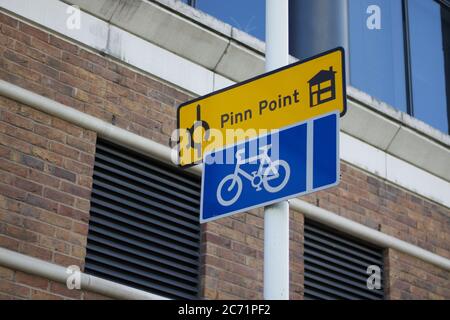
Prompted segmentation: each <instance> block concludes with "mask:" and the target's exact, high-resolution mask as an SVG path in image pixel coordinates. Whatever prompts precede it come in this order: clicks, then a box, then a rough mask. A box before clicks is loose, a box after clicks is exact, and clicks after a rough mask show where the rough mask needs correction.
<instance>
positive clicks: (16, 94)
mask: <svg viewBox="0 0 450 320" xmlns="http://www.w3.org/2000/svg"><path fill="white" fill-rule="evenodd" d="M0 93H1V94H2V95H3V96H5V97H8V98H11V99H13V100H16V101H20V102H22V103H24V104H26V105H29V106H31V107H34V108H36V109H38V110H40V111H42V112H45V113H48V114H51V115H53V116H55V117H58V118H60V119H63V120H66V121H68V122H70V123H73V124H75V125H78V126H80V127H82V128H85V129H88V130H92V131H95V132H96V133H97V135H98V136H99V137H102V138H105V139H108V140H110V141H112V142H116V143H117V144H120V145H123V146H126V147H128V148H130V149H133V150H135V151H139V152H140V153H144V154H147V155H150V156H152V157H153V158H156V159H158V160H161V161H163V162H170V161H171V158H170V157H171V149H170V148H169V147H167V146H164V145H162V144H159V143H156V142H154V141H152V140H149V139H146V138H144V137H141V136H139V135H137V134H134V133H132V132H130V131H127V130H125V129H122V128H119V127H116V126H114V125H112V124H110V123H108V122H106V121H104V120H101V119H98V118H96V117H93V116H91V115H88V114H86V113H84V112H81V111H78V110H76V109H74V108H71V107H68V106H66V105H63V104H61V103H59V102H56V101H54V100H51V99H49V98H46V97H43V96H41V95H38V94H36V93H34V92H31V91H29V90H26V89H23V88H21V87H18V86H16V85H14V84H11V83H9V82H6V81H4V80H0ZM190 170H191V171H192V170H194V171H195V170H199V169H192V168H191V169H190ZM197 172H198V171H197Z"/></svg>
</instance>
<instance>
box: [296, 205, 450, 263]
mask: <svg viewBox="0 0 450 320" xmlns="http://www.w3.org/2000/svg"><path fill="white" fill-rule="evenodd" d="M290 204H291V208H292V209H294V210H295V211H298V212H301V213H303V214H304V215H305V217H307V218H309V219H311V220H315V221H317V222H320V223H322V224H324V225H327V226H330V227H333V228H334V229H337V230H339V231H342V232H345V233H347V234H350V235H352V236H355V237H357V238H360V239H362V240H365V241H367V242H370V243H373V244H375V245H377V246H380V247H383V248H392V249H395V250H397V251H400V252H403V253H406V254H408V255H411V256H413V257H416V258H418V259H421V260H423V261H426V262H429V263H431V264H434V265H436V266H438V267H440V268H443V269H445V270H448V271H450V259H447V258H445V257H441V256H439V255H437V254H435V253H432V252H430V251H428V250H425V249H422V248H420V247H418V246H415V245H412V244H410V243H408V242H406V241H403V240H400V239H397V238H395V237H392V236H389V235H387V234H385V233H382V232H380V231H377V230H374V229H371V228H369V227H366V226H364V225H362V224H360V223H357V222H355V221H352V220H349V219H346V218H344V217H341V216H338V215H337V214H335V213H332V212H330V211H327V210H325V209H322V208H319V207H316V206H314V205H312V204H310V203H307V202H305V201H302V200H299V199H293V200H290Z"/></svg>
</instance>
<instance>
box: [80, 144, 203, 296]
mask: <svg viewBox="0 0 450 320" xmlns="http://www.w3.org/2000/svg"><path fill="white" fill-rule="evenodd" d="M199 205H200V180H199V178H198V177H195V176H192V175H190V174H187V173H186V172H183V171H181V170H178V169H176V168H174V167H170V166H167V165H164V164H162V163H159V162H158V161H155V160H152V159H149V158H146V157H144V156H142V155H139V154H136V153H135V152H132V151H130V150H127V149H124V148H122V147H118V146H116V145H113V144H111V143H109V142H105V141H102V140H99V141H98V143H97V151H96V157H95V167H94V179H93V188H92V199H91V212H90V214H91V217H90V222H89V235H88V241H87V253H86V266H85V272H87V273H89V274H92V275H95V276H98V277H101V278H104V279H108V280H111V281H115V282H118V283H122V284H125V285H128V286H130V287H135V288H138V289H141V290H145V291H148V292H152V293H155V294H159V295H161V296H165V297H168V298H174V299H177V298H178V299H196V298H197V294H198V266H199V248H200V225H199Z"/></svg>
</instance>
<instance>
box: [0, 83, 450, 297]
mask: <svg viewBox="0 0 450 320" xmlns="http://www.w3.org/2000/svg"><path fill="white" fill-rule="evenodd" d="M0 95H2V96H5V97H8V98H10V99H13V100H16V101H18V102H21V103H24V104H27V105H29V106H32V107H34V108H36V109H38V110H40V111H43V112H46V113H48V114H50V115H53V116H56V117H59V118H61V119H64V120H66V121H68V122H71V123H74V124H77V125H79V126H81V127H84V128H85V129H89V130H93V131H96V132H97V133H98V134H99V135H101V136H103V137H105V138H107V139H109V140H110V141H111V142H115V143H120V144H121V145H123V146H124V147H128V148H132V149H135V150H136V151H139V152H142V153H144V154H147V155H149V156H151V157H154V158H158V159H160V160H161V161H164V162H166V163H172V162H171V151H170V149H169V148H168V147H165V146H162V145H160V144H158V143H155V142H154V141H151V140H149V139H145V138H142V137H140V136H138V135H136V134H133V133H131V132H129V131H126V130H123V129H120V128H117V127H115V126H113V125H111V124H109V123H107V122H105V121H103V120H100V119H97V118H95V117H92V116H89V115H87V114H85V113H83V112H80V111H77V110H75V109H73V108H71V107H68V106H65V105H63V104H60V103H57V102H55V101H53V100H50V99H48V98H45V97H42V96H40V95H38V94H36V93H34V92H31V91H29V90H25V89H22V88H20V87H18V86H16V85H13V84H10V83H8V82H5V81H3V80H0ZM190 171H191V172H193V173H195V174H197V175H201V172H202V167H201V166H196V167H192V168H191V169H190ZM290 203H291V205H292V208H293V209H294V210H296V211H299V212H301V213H302V214H304V215H305V217H307V218H310V219H311V220H315V221H318V222H321V223H323V224H326V225H328V226H330V227H333V228H334V229H337V230H340V231H342V232H345V233H347V234H349V235H353V236H355V237H357V238H360V239H364V240H366V241H368V242H371V243H373V244H376V245H378V246H381V247H383V248H392V249H395V250H398V251H400V252H403V253H406V254H408V255H410V256H412V257H415V258H418V259H421V260H423V261H425V262H428V263H431V264H434V265H436V266H438V267H440V268H443V269H445V270H447V271H450V259H447V258H445V257H442V256H439V255H437V254H435V253H432V252H430V251H427V250H425V249H422V248H420V247H418V246H415V245H412V244H410V243H407V242H405V241H403V240H399V239H397V238H395V237H392V236H389V235H386V234H384V233H382V232H379V231H376V230H373V229H371V228H368V227H366V226H363V225H362V224H359V223H357V222H354V221H351V220H349V219H346V218H343V217H340V216H338V215H337V214H335V213H332V212H330V211H327V210H324V209H321V208H318V207H316V206H313V205H311V204H309V203H307V202H304V201H302V200H299V199H293V200H291V201H290ZM16 254H18V253H16ZM12 258H13V255H12V254H10V255H8V256H7V257H4V258H3V259H2V260H0V264H2V265H6V263H7V262H8V261H9V259H12ZM18 266H19V267H20V268H19V267H18V268H17V270H24V271H26V272H29V273H32V274H36V272H33V270H34V268H33V267H34V266H35V264H31V265H29V266H28V267H27V266H26V265H24V264H20V265H18ZM45 266H46V267H44V269H45V268H47V267H48V268H52V267H50V266H48V265H46V264H45ZM41 269H42V268H41ZM41 269H39V270H41ZM49 270H50V269H49ZM46 274H47V273H46ZM48 274H50V275H51V271H49V272H48ZM105 295H108V294H106V293H105ZM108 296H111V295H108Z"/></svg>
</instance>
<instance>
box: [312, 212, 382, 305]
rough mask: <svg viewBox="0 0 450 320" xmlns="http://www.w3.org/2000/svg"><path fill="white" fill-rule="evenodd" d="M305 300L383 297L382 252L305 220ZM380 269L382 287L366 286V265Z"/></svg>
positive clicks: (380, 298) (371, 298)
mask: <svg viewBox="0 0 450 320" xmlns="http://www.w3.org/2000/svg"><path fill="white" fill-rule="evenodd" d="M304 259H305V299H307V300H316V299H317V300H343V299H345V300H382V299H384V290H383V251H382V249H376V248H374V247H372V246H370V245H367V244H363V243H361V242H360V241H359V240H354V239H352V238H350V237H346V236H343V235H341V234H339V233H338V232H336V231H333V230H330V229H328V228H325V227H322V226H319V225H317V224H315V223H313V222H311V221H305V255H304ZM371 265H376V266H378V267H380V269H381V288H380V289H379V290H369V289H368V288H367V279H368V277H369V276H370V274H367V268H368V267H369V266H371Z"/></svg>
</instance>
